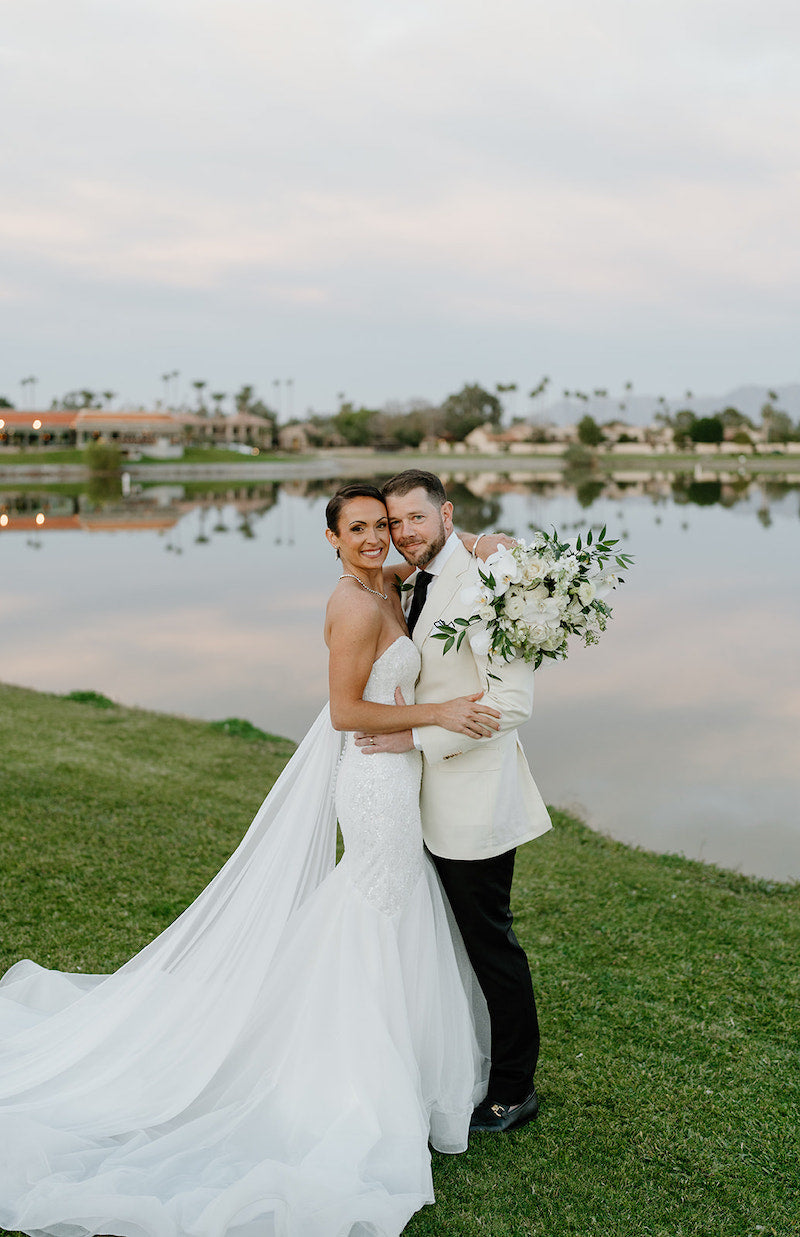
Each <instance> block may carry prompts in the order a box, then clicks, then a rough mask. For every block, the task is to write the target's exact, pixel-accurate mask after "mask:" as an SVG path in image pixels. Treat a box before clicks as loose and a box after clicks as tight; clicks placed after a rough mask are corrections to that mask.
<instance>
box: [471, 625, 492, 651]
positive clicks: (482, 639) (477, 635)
mask: <svg viewBox="0 0 800 1237" xmlns="http://www.w3.org/2000/svg"><path fill="white" fill-rule="evenodd" d="M469 646H470V648H471V649H472V651H473V653H474V654H475V655H476V657H485V656H486V655H487V653H488V652H489V649H490V648H491V647H492V637H491V635H490V633H489V632H488V631H487V630H486V628H482V629H481V630H480V631H474V632H472V634H471V635H470V636H469Z"/></svg>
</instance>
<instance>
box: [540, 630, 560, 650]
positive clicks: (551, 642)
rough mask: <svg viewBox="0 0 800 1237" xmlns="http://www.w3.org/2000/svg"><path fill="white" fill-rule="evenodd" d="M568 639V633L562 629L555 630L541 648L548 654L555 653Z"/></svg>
mask: <svg viewBox="0 0 800 1237" xmlns="http://www.w3.org/2000/svg"><path fill="white" fill-rule="evenodd" d="M566 638H567V633H566V632H565V631H564V630H563V629H562V628H561V627H558V628H556V629H555V630H551V632H550V635H549V636H548V637H547V639H546V640H544V641H543V642H542V644H541V645H540V646H539V647H540V648H543V649H546V650H547V652H548V653H555V652H556V650H557V649H560V648H561V646H562V645H563V643H564V641H565V640H566Z"/></svg>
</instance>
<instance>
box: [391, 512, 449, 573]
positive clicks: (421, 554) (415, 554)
mask: <svg viewBox="0 0 800 1237" xmlns="http://www.w3.org/2000/svg"><path fill="white" fill-rule="evenodd" d="M446 541H447V533H446V532H445V527H444V520H441V519H440V523H439V531H438V532H437V533H436V535H435V536H434V537H433V538H432V539H431V540H429V541H423V540H422V539H421V538H420V539H416V538H413V537H409V538H403V540H402V544H401V543H400V542H397V541H395V543H394V545H395V549H396V550H399V551H400V553H401V554H402V556H403V558H404V559H405V560H406V562H407V563H409V564H410V565H411V566H412V567H427V566H428V563H432V562H433V560H434V559H435V558H436V555H437V554H438V553H439V551H440V550H441V549H443V548H444V543H445V542H446Z"/></svg>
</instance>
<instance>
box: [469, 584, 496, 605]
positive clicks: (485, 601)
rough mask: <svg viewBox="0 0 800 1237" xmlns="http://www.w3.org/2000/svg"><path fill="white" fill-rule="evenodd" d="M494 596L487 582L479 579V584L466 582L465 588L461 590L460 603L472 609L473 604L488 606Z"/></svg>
mask: <svg viewBox="0 0 800 1237" xmlns="http://www.w3.org/2000/svg"><path fill="white" fill-rule="evenodd" d="M493 597H494V593H493V592H492V590H491V589H490V588H489V585H488V584H484V583H483V581H481V583H480V584H468V585H467V587H466V588H462V590H461V602H462V605H465V606H468V607H469V608H470V609H472V607H473V606H488V605H489V603H490V602H491V600H492V598H493Z"/></svg>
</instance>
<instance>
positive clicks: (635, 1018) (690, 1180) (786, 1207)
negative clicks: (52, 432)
mask: <svg viewBox="0 0 800 1237" xmlns="http://www.w3.org/2000/svg"><path fill="white" fill-rule="evenodd" d="M103 703H104V702H103V700H102V698H100V699H99V700H95V701H94V702H91V701H89V702H86V703H80V702H78V701H71V700H68V699H66V698H59V697H53V696H47V695H43V694H39V693H36V692H31V691H26V690H24V689H21V688H12V687H0V744H1V745H2V746H0V752H2V757H1V760H2V764H0V787H2V791H1V800H2V807H3V816H2V830H0V899H1V902H0V905H2V943H1V944H0V969H2V970H5V969H6V967H8V966H9V965H10V964H11V963H12V962H14V961H15V960H16V959H18V958H19V957H23V956H25V957H33V958H35V959H36V960H37V961H38V962H41V963H43V964H45V965H49V966H55V967H60V968H64V969H70V970H83V971H105V970H108V969H109V968H111V967H115V966H117V965H119V964H120V963H122V962H123V961H124V960H125V959H126V958H127V957H128V956H129V955H130V954H132V953H133V952H134V951H135V950H137V949H138V948H139V947H141V946H142V945H143V944H144V943H145V942H146V941H147V940H149V939H150V938H151V937H152V936H153V935H155V934H156V933H157V932H158V931H159V930H160V929H161V928H163V927H164V926H165V925H166V924H167V923H169V922H170V921H171V920H172V919H173V918H174V917H175V915H177V914H178V912H179V911H180V910H182V909H183V907H184V906H186V905H187V903H188V902H189V901H190V900H191V899H192V898H193V897H194V896H195V895H196V894H197V893H198V892H199V891H200V889H202V888H203V886H204V885H205V884H206V882H207V881H208V880H209V878H210V877H211V876H212V875H213V874H214V872H216V871H217V869H218V868H219V866H220V865H221V864H222V862H223V861H224V859H225V858H226V857H227V855H228V854H229V853H230V851H231V850H232V849H233V847H234V846H235V845H236V843H237V842H238V840H239V838H240V837H241V835H242V833H243V832H244V830H245V828H246V827H247V825H248V824H249V822H250V819H251V817H252V815H253V813H254V812H255V809H256V808H257V806H258V804H259V803H260V801H261V799H262V797H263V795H264V793H265V790H266V789H267V788H268V786H269V785H270V784H271V782H272V781H273V779H274V778H275V776H276V774H277V772H278V771H279V769H280V768H281V767H282V765H283V763H284V761H285V759H286V756H287V755H288V753H289V752H290V751H291V744H289V743H288V742H286V741H285V740H281V739H277V738H274V737H267V738H265V739H258V737H257V736H255V740H256V741H248V738H250V739H253V738H254V736H253V735H252V732H251V731H249V730H248V728H247V727H246V726H244V727H242V726H233V727H229V730H230V729H232V730H233V731H234V732H235V733H233V734H230V733H226V732H225V731H224V730H220V729H215V728H213V727H212V726H210V725H208V724H207V723H203V722H197V721H190V720H186V719H182V718H176V717H170V716H166V715H160V714H153V713H146V712H143V711H139V710H134V709H125V708H121V707H117V706H111V707H102V705H103ZM555 821H556V828H555V829H554V830H553V832H552V833H550V834H548V835H547V836H546V837H544V838H541V839H539V840H538V841H536V842H533V843H531V844H530V845H529V846H526V847H525V848H523V850H522V851H521V852H520V855H519V859H518V864H517V880H516V890H515V900H516V907H517V929H518V933H519V936H520V939H521V941H522V943H523V944H524V946H525V948H526V950H527V951H528V955H529V957H530V960H531V966H532V970H533V975H534V984H535V987H536V992H537V997H538V1001H539V1007H540V1018H541V1023H542V1036H543V1043H542V1056H541V1060H540V1066H539V1071H538V1086H539V1090H540V1094H541V1100H542V1109H541V1114H540V1117H539V1120H538V1121H537V1122H536V1123H535V1124H534V1125H533V1126H530V1127H528V1128H527V1129H525V1130H522V1131H519V1132H518V1133H516V1134H513V1135H510V1136H505V1137H500V1138H498V1137H496V1136H492V1135H487V1134H484V1135H479V1136H476V1137H474V1138H473V1140H472V1144H471V1146H470V1149H469V1151H468V1152H467V1153H466V1154H465V1155H462V1156H455V1157H447V1156H438V1155H437V1156H435V1157H434V1176H435V1183H436V1191H437V1202H436V1205H435V1206H434V1207H430V1208H426V1209H425V1210H424V1211H423V1212H421V1213H419V1214H418V1215H417V1216H415V1217H414V1219H413V1220H412V1222H411V1224H410V1225H409V1227H408V1229H407V1230H406V1231H407V1233H408V1234H409V1235H411V1237H445V1235H446V1237H451V1235H452V1237H462V1235H463V1237H470V1235H472V1234H479V1235H481V1237H484V1235H487V1237H488V1235H492V1237H515V1235H517V1234H520V1235H521V1234H526V1235H527V1234H536V1235H537V1237H590V1235H592V1237H593V1235H595V1234H597V1235H602V1237H639V1235H642V1237H645V1235H647V1237H701V1235H702V1237H758V1235H760V1234H767V1235H770V1234H774V1235H775V1237H788V1235H789V1234H796V1233H799V1232H800V1194H799V1193H798V1164H797V1156H798V1142H799V1141H800V1140H799V1138H798V1129H800V1082H799V1081H798V1078H799V1077H800V1070H799V1069H798V1051H800V1018H799V1017H798V1007H799V1005H800V1003H799V1002H798V996H800V990H799V989H800V984H799V983H798V959H799V958H800V914H798V912H800V887H798V886H789V885H782V884H773V883H769V882H759V881H750V880H747V879H745V878H743V877H740V876H737V875H734V874H732V873H728V872H723V871H720V870H717V869H714V868H710V867H706V866H704V865H701V864H698V863H693V862H689V861H687V860H685V859H681V858H677V857H674V856H656V855H652V854H649V853H646V852H642V851H636V850H631V849H629V848H627V847H625V846H622V845H620V844H618V843H615V842H611V841H609V840H608V839H606V838H604V837H601V836H600V835H598V834H595V833H592V832H591V831H590V830H588V829H587V828H585V827H584V826H583V825H582V824H580V822H578V821H576V820H574V819H572V818H570V817H568V816H566V815H565V814H563V813H558V812H557V813H555Z"/></svg>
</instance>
